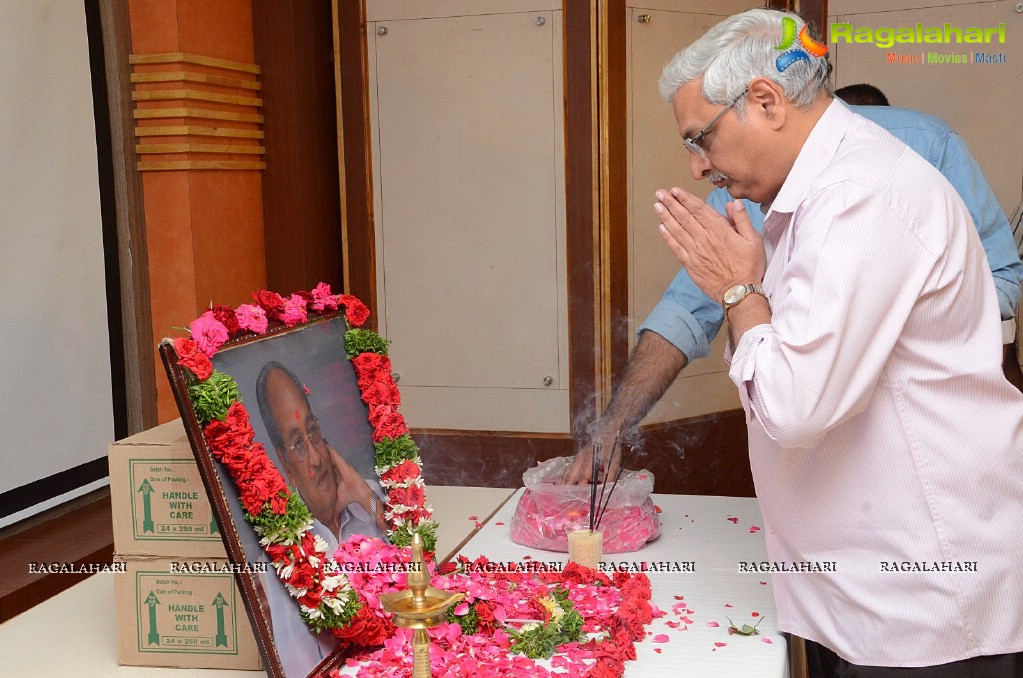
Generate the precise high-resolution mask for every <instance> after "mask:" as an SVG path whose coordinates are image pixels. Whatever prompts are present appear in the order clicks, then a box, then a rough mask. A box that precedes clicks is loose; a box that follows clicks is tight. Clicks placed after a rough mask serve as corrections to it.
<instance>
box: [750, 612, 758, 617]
mask: <svg viewBox="0 0 1023 678" xmlns="http://www.w3.org/2000/svg"><path fill="white" fill-rule="evenodd" d="M750 616H751V617H759V616H760V613H759V612H754V613H752V614H751V615H750Z"/></svg>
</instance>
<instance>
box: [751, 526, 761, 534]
mask: <svg viewBox="0 0 1023 678" xmlns="http://www.w3.org/2000/svg"><path fill="white" fill-rule="evenodd" d="M759 531H760V528H759V527H757V526H756V525H751V526H750V528H749V533H750V534H756V533H757V532H759Z"/></svg>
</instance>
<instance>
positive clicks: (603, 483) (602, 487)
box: [590, 429, 622, 532]
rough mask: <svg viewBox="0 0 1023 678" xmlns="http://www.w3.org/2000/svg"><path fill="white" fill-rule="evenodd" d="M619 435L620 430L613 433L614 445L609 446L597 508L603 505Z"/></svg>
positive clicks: (597, 523)
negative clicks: (609, 450)
mask: <svg viewBox="0 0 1023 678" xmlns="http://www.w3.org/2000/svg"><path fill="white" fill-rule="evenodd" d="M621 435H622V432H621V430H620V429H619V430H618V431H615V441H614V443H613V444H612V445H611V455H610V456H609V457H608V459H607V468H606V469H604V481H603V482H602V483H601V484H600V498H598V499H597V506H598V507H599V506H600V505H601V504H602V503H603V501H604V490H606V489H607V478H608V476H610V475H611V462H612V461H614V458H615V450H617V449H618V438H619V437H620V436H621ZM620 467H621V465H619V468H620ZM598 517H599V516H598ZM599 524H600V521H599V520H598V521H596V524H595V527H596V526H599ZM595 527H594V528H591V529H590V531H591V532H592V531H593V529H595Z"/></svg>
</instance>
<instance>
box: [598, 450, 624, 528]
mask: <svg viewBox="0 0 1023 678" xmlns="http://www.w3.org/2000/svg"><path fill="white" fill-rule="evenodd" d="M621 433H622V432H621V431H618V432H617V433H615V441H614V446H613V447H612V448H611V458H610V459H608V461H607V473H606V474H605V475H604V486H607V476H608V475H610V474H611V459H614V455H615V450H616V449H617V448H618V438H619V436H620V435H621ZM624 468H625V453H624V451H623V452H622V460H621V461H620V462H619V463H618V473H616V474H615V480H614V483H612V484H611V489H610V490H609V491H608V493H607V499H604V493H603V491H602V492H601V493H600V498H601V499H602V500H603V502H604V503H603V506H602V507H601V509H600V512H599V513H598V514H597V520H596V523H595V527H593V528H590V531H591V532H592V531H593V530H594V529H596V527H600V522H601V521H602V520H603V519H604V513H605V512H606V511H607V505H608V504H610V503H611V495H612V494H614V491H615V488H616V487H617V486H618V479H619V478H621V477H622V470H623V469H624Z"/></svg>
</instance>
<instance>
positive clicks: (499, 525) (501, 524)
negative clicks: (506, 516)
mask: <svg viewBox="0 0 1023 678" xmlns="http://www.w3.org/2000/svg"><path fill="white" fill-rule="evenodd" d="M494 525H497V526H498V527H504V523H502V522H501V521H497V522H496V523H494Z"/></svg>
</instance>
